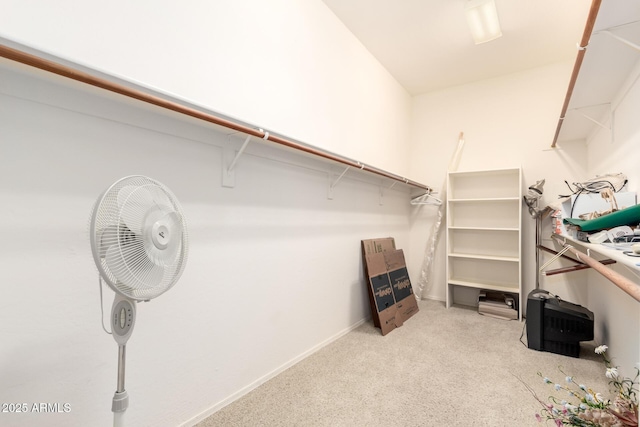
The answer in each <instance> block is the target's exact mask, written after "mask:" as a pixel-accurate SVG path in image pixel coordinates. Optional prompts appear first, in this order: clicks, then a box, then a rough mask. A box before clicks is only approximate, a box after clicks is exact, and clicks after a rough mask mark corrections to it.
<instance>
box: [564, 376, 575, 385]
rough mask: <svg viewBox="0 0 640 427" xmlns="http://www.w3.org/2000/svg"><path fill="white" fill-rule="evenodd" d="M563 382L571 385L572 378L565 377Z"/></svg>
mask: <svg viewBox="0 0 640 427" xmlns="http://www.w3.org/2000/svg"><path fill="white" fill-rule="evenodd" d="M565 381H566V382H568V383H569V384H571V382H572V381H573V378H572V377H570V376H568V375H567V377H566V378H565Z"/></svg>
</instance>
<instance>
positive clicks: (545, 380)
mask: <svg viewBox="0 0 640 427" xmlns="http://www.w3.org/2000/svg"><path fill="white" fill-rule="evenodd" d="M542 381H544V383H545V384H551V380H550V379H549V378H547V377H544V378H543V379H542Z"/></svg>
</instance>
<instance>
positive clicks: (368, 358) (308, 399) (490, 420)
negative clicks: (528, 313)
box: [198, 301, 608, 427]
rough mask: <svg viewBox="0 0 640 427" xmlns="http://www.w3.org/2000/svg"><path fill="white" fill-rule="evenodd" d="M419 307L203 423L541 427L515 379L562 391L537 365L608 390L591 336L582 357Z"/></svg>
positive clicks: (349, 339)
mask: <svg viewBox="0 0 640 427" xmlns="http://www.w3.org/2000/svg"><path fill="white" fill-rule="evenodd" d="M419 304H420V312H419V313H418V314H416V315H415V316H413V317H412V318H411V319H409V320H408V321H407V323H405V324H404V326H402V327H401V328H399V329H397V330H395V331H393V332H391V333H390V334H388V335H387V336H384V337H383V336H382V335H381V334H380V330H379V329H376V328H375V327H374V326H373V323H372V322H371V321H369V322H367V323H365V324H364V325H362V326H361V327H359V328H358V329H356V330H354V331H353V332H350V333H349V334H347V335H345V336H344V337H342V338H340V339H339V340H337V341H335V342H334V343H332V344H330V345H328V346H327V347H324V348H323V349H321V350H319V351H318V352H316V353H314V354H313V355H311V356H310V357H308V358H306V359H305V360H303V361H301V362H300V363H298V364H297V365H295V366H293V367H292V368H290V369H288V370H286V371H285V372H283V373H282V374H280V375H279V376H277V377H276V378H273V379H272V380H270V381H268V382H267V383H265V384H263V385H262V386H260V387H258V388H257V389H255V390H253V391H252V392H251V393H249V394H247V395H245V396H244V397H242V398H241V399H239V400H237V401H236V402H234V403H232V404H230V405H228V406H227V407H225V408H222V409H221V410H219V411H218V412H216V413H215V414H213V415H212V416H210V417H209V418H207V419H206V420H204V421H202V422H201V423H200V424H198V426H199V427H205V426H207V427H208V426H252V427H253V426H332V427H335V426H349V427H357V426H368V427H370V426H439V427H449V426H492V427H520V426H536V425H540V424H538V422H537V421H536V419H535V417H534V414H535V413H536V412H537V411H538V410H539V408H540V404H539V403H537V402H536V400H535V399H534V398H533V396H532V395H531V393H530V392H529V391H528V390H527V389H526V387H525V385H524V384H523V383H522V382H521V381H520V380H519V379H518V378H520V379H522V381H524V382H526V383H527V384H528V385H530V386H531V387H532V388H533V389H534V390H535V391H536V392H537V394H538V396H540V397H541V398H543V399H546V398H547V396H549V395H550V394H557V393H556V392H555V391H554V390H553V386H552V385H545V384H544V383H543V381H542V379H541V378H540V377H539V376H538V375H537V372H541V373H543V374H544V375H545V376H548V377H549V378H551V379H552V380H554V381H557V382H562V383H564V378H565V375H564V374H562V373H561V372H559V371H558V367H559V366H561V367H562V369H563V370H564V372H566V373H567V374H570V375H573V376H574V377H576V379H577V381H579V382H580V383H584V384H587V385H589V386H591V387H593V388H594V389H597V390H598V391H601V392H602V393H603V394H605V395H608V393H606V392H607V390H608V386H607V379H606V378H605V376H604V371H605V368H604V367H603V364H602V363H601V359H600V357H599V356H597V355H595V353H594V352H593V350H594V348H595V344H594V343H583V344H582V350H581V354H580V358H571V357H566V356H560V355H556V354H552V353H547V352H538V351H534V350H530V349H528V348H526V346H524V345H523V344H522V343H521V342H520V335H521V333H522V329H523V326H524V323H521V322H518V321H505V320H500V319H494V318H490V317H485V316H482V315H479V314H478V313H477V312H476V311H475V310H473V309H469V308H461V307H453V308H450V309H446V308H445V307H444V304H443V303H441V302H437V301H421V302H420V303H419ZM523 340H524V341H525V342H526V337H524V338H523ZM563 393H564V394H565V395H566V392H563ZM559 396H560V397H561V398H562V395H559ZM565 397H566V396H565ZM549 425H553V424H552V423H550V424H549Z"/></svg>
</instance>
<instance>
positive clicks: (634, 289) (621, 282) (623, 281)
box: [551, 234, 640, 302]
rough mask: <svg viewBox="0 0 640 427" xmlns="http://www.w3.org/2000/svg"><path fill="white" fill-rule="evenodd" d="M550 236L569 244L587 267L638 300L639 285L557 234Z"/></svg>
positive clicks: (639, 296)
mask: <svg viewBox="0 0 640 427" xmlns="http://www.w3.org/2000/svg"><path fill="white" fill-rule="evenodd" d="M551 238H552V239H554V240H555V241H557V242H558V243H560V244H561V245H563V246H564V247H566V246H569V251H570V252H572V253H573V254H574V255H575V256H576V257H577V258H578V259H579V260H580V261H582V262H584V263H585V264H587V265H588V266H589V267H591V268H593V269H594V270H596V271H597V272H598V273H600V274H602V275H603V276H604V277H605V278H606V279H608V280H609V281H611V282H612V283H613V284H614V285H616V286H617V287H619V288H620V289H622V290H623V291H625V292H626V293H627V294H629V295H630V296H631V297H633V299H635V300H636V301H638V302H640V285H638V284H636V283H634V282H632V281H631V280H629V279H627V278H626V277H624V276H623V275H621V274H620V273H618V272H617V271H614V270H612V269H610V268H607V267H605V266H604V265H602V264H601V263H600V262H599V261H597V260H595V259H593V258H591V257H590V256H588V255H586V254H585V253H582V252H580V251H579V250H577V249H576V248H574V247H573V246H571V245H567V244H566V243H565V241H564V240H563V238H562V237H561V236H559V235H557V234H553V235H551Z"/></svg>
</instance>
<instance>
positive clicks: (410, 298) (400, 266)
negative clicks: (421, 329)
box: [383, 249, 418, 324]
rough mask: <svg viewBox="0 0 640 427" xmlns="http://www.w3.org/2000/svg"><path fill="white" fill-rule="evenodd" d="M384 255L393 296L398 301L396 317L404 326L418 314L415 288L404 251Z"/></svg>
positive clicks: (389, 252)
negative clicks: (412, 284)
mask: <svg viewBox="0 0 640 427" xmlns="http://www.w3.org/2000/svg"><path fill="white" fill-rule="evenodd" d="M383 255H384V260H385V262H386V264H387V272H388V273H389V280H390V281H391V288H392V289H393V296H394V298H395V300H396V307H397V310H398V312H397V313H396V317H399V320H400V323H401V324H402V323H404V322H406V321H407V319H409V318H410V317H411V316H413V315H414V314H416V313H417V312H418V301H417V300H416V297H415V295H414V294H413V287H412V286H411V280H410V279H409V272H408V271H407V265H406V263H405V260H404V253H403V252H402V249H398V250H395V251H388V252H384V253H383Z"/></svg>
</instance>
